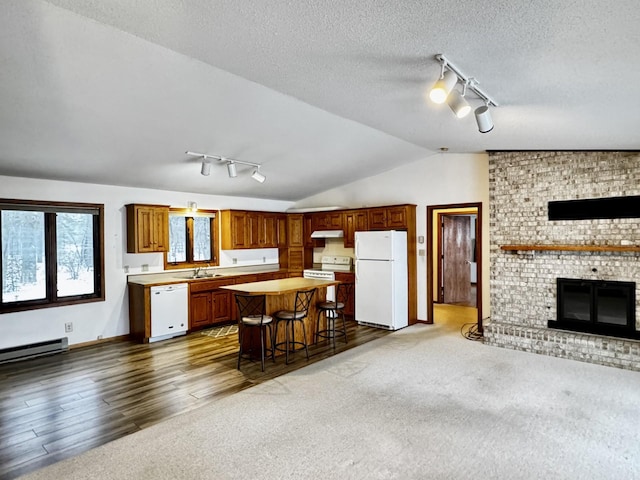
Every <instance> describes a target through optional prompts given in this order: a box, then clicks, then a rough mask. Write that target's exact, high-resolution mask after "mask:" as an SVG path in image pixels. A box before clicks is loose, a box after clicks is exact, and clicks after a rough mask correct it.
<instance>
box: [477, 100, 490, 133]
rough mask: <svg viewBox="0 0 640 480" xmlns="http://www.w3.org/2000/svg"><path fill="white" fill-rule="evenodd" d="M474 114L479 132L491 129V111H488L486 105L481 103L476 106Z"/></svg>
mask: <svg viewBox="0 0 640 480" xmlns="http://www.w3.org/2000/svg"><path fill="white" fill-rule="evenodd" d="M475 115H476V123H477V124H478V130H479V131H480V133H488V132H490V131H491V130H493V120H492V119H491V112H490V111H489V106H488V105H482V106H481V107H478V108H476V111H475Z"/></svg>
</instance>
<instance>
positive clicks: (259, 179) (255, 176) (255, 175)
mask: <svg viewBox="0 0 640 480" xmlns="http://www.w3.org/2000/svg"><path fill="white" fill-rule="evenodd" d="M251 178H253V179H254V180H255V181H256V182H260V183H264V181H265V180H266V179H267V177H265V176H264V175H263V174H261V173H260V170H259V169H258V168H256V169H255V170H254V171H253V173H252V174H251Z"/></svg>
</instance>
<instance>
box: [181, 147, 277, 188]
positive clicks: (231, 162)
mask: <svg viewBox="0 0 640 480" xmlns="http://www.w3.org/2000/svg"><path fill="white" fill-rule="evenodd" d="M185 153H186V154H187V155H191V156H192V157H200V158H202V167H201V169H200V173H201V174H202V175H205V176H208V175H209V174H210V173H211V162H210V161H209V159H213V160H218V161H219V162H223V163H226V165H227V173H228V174H229V178H235V177H237V176H238V171H237V168H236V166H237V165H246V166H248V167H254V170H253V173H252V174H251V178H253V179H254V180H255V181H257V182H260V183H264V181H265V180H266V179H267V177H266V176H264V175H263V174H262V173H260V164H259V163H253V162H245V161H243V160H235V159H231V158H224V157H218V156H216V155H209V154H207V153H196V152H185Z"/></svg>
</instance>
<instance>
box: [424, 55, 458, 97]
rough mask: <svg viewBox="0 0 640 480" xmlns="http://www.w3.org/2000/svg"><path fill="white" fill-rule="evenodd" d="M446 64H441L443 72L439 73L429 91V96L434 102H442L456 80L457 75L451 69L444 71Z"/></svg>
mask: <svg viewBox="0 0 640 480" xmlns="http://www.w3.org/2000/svg"><path fill="white" fill-rule="evenodd" d="M445 66H446V64H444V63H443V64H442V70H443V72H441V73H440V78H439V79H438V81H437V82H436V83H435V85H434V86H433V88H432V89H431V92H429V98H430V99H431V101H432V102H434V103H444V102H445V100H446V99H447V97H448V96H449V93H450V92H451V90H453V87H455V86H456V83H457V82H458V77H457V76H456V74H455V73H454V72H452V71H451V70H447V71H446V72H445V71H444V68H445Z"/></svg>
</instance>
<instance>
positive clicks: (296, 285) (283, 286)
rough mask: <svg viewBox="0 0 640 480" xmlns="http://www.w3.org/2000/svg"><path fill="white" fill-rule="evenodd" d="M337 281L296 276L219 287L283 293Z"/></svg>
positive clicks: (324, 285)
mask: <svg viewBox="0 0 640 480" xmlns="http://www.w3.org/2000/svg"><path fill="white" fill-rule="evenodd" d="M339 283H340V282H336V281H335V280H318V279H315V278H302V277H296V278H283V279H280V280H266V281H264V282H250V283H239V284H236V285H229V286H226V287H220V288H222V289H225V290H232V291H234V292H242V293H248V294H251V295H284V294H286V293H294V292H297V291H298V290H308V289H310V288H324V287H330V286H332V285H338V284H339Z"/></svg>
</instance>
